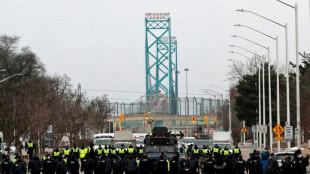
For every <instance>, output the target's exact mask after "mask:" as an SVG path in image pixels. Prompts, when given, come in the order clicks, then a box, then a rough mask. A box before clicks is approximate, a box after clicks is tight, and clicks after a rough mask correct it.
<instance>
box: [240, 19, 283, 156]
mask: <svg viewBox="0 0 310 174" xmlns="http://www.w3.org/2000/svg"><path fill="white" fill-rule="evenodd" d="M234 26H237V27H246V28H248V29H251V30H253V31H255V32H258V33H260V34H262V35H264V36H266V37H269V38H271V39H274V40H275V41H276V46H277V48H278V37H276V38H274V37H272V36H270V35H268V34H266V33H264V32H261V31H259V30H257V29H254V28H252V27H249V26H247V25H240V24H237V25H234ZM267 50H268V99H269V131H270V134H269V135H270V136H269V141H270V151H272V141H273V133H272V108H271V75H270V49H269V46H268V47H267ZM276 54H277V59H278V51H276ZM277 91H279V89H277ZM279 102H280V101H278V103H279ZM279 106H280V105H279ZM278 114H279V113H278ZM264 136H265V135H264ZM279 146H280V144H279V145H278V147H279ZM278 150H280V148H279V149H278Z"/></svg>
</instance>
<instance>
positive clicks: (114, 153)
mask: <svg viewBox="0 0 310 174" xmlns="http://www.w3.org/2000/svg"><path fill="white" fill-rule="evenodd" d="M116 154H117V150H116V148H115V146H114V145H112V146H111V149H110V159H113V158H114V157H115V155H116Z"/></svg>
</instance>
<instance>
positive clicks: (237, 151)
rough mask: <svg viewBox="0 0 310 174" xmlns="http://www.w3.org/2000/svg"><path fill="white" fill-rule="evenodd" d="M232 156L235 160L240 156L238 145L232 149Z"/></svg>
mask: <svg viewBox="0 0 310 174" xmlns="http://www.w3.org/2000/svg"><path fill="white" fill-rule="evenodd" d="M233 154H234V157H235V158H236V159H237V158H239V156H240V155H241V150H240V148H239V147H238V145H236V146H235V148H234V149H233Z"/></svg>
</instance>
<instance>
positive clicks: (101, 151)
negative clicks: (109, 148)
mask: <svg viewBox="0 0 310 174" xmlns="http://www.w3.org/2000/svg"><path fill="white" fill-rule="evenodd" d="M102 153H103V148H102V147H101V145H99V147H98V149H96V155H97V156H99V157H100V156H101V155H102Z"/></svg>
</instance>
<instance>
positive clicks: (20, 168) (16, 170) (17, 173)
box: [11, 156, 27, 174]
mask: <svg viewBox="0 0 310 174" xmlns="http://www.w3.org/2000/svg"><path fill="white" fill-rule="evenodd" d="M11 172H12V174H26V172H27V171H26V166H25V164H24V162H22V160H21V157H20V156H17V158H16V162H15V163H14V164H13V165H12V171H11Z"/></svg>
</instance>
